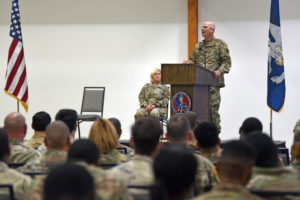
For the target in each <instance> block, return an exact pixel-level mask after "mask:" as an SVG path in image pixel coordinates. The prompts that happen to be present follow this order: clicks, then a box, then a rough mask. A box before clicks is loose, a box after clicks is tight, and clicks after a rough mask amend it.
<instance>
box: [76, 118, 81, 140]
mask: <svg viewBox="0 0 300 200" xmlns="http://www.w3.org/2000/svg"><path fill="white" fill-rule="evenodd" d="M77 126H78V138H79V139H80V138H81V137H80V126H79V121H78V122H77Z"/></svg>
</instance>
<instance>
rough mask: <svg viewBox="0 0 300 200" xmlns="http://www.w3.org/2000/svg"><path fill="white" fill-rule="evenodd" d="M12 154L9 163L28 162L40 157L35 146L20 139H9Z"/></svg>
mask: <svg viewBox="0 0 300 200" xmlns="http://www.w3.org/2000/svg"><path fill="white" fill-rule="evenodd" d="M9 143H10V156H9V158H8V163H26V162H30V161H33V160H36V159H39V158H40V154H39V153H38V152H37V151H36V150H35V149H33V148H31V147H28V146H25V145H24V144H23V143H22V141H20V140H9Z"/></svg>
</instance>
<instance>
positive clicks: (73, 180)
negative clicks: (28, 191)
mask: <svg viewBox="0 0 300 200" xmlns="http://www.w3.org/2000/svg"><path fill="white" fill-rule="evenodd" d="M94 185H95V184H94V179H93V177H92V176H91V174H90V173H89V172H88V171H87V170H86V169H85V168H84V167H82V166H80V165H75V164H70V163H66V164H61V165H58V166H56V167H54V168H53V169H52V170H51V171H50V172H49V174H48V175H47V177H46V179H45V182H44V188H43V189H44V194H43V199H44V200H93V199H94V196H95V186H94Z"/></svg>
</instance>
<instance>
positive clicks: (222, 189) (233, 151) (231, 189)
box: [194, 141, 260, 200]
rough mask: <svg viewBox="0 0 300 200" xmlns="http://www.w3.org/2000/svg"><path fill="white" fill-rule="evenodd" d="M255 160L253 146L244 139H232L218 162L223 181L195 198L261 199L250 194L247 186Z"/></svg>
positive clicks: (215, 199)
mask: <svg viewBox="0 0 300 200" xmlns="http://www.w3.org/2000/svg"><path fill="white" fill-rule="evenodd" d="M254 162H255V153H254V150H253V148H252V147H251V146H250V145H248V144H247V143H245V142H244V141H230V142H228V143H226V144H225V146H224V150H223V152H222V156H221V158H220V160H219V162H218V174H219V176H220V180H221V183H220V184H219V185H217V186H215V187H214V188H213V190H212V191H210V192H208V193H206V194H204V195H200V196H197V197H196V198H194V199H195V200H210V199H214V200H218V199H220V200H221V199H222V200H227V199H228V200H229V199H230V200H241V199H247V200H259V199H260V198H259V197H257V196H255V195H253V194H250V193H249V192H248V191H247V190H246V188H245V186H246V184H247V182H248V181H249V179H250V178H251V175H252V168H253V166H254Z"/></svg>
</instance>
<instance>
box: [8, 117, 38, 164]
mask: <svg viewBox="0 0 300 200" xmlns="http://www.w3.org/2000/svg"><path fill="white" fill-rule="evenodd" d="M4 129H5V130H6V131H7V133H8V137H9V143H10V146H11V151H10V156H9V160H8V162H9V163H26V162H29V161H33V160H36V159H39V157H40V154H39V153H38V152H37V151H36V150H35V149H33V148H31V147H28V146H26V145H24V144H23V141H24V138H25V136H26V132H27V124H26V121H25V118H24V116H23V115H22V114H20V113H17V112H12V113H10V114H8V115H7V116H6V117H5V120H4Z"/></svg>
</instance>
